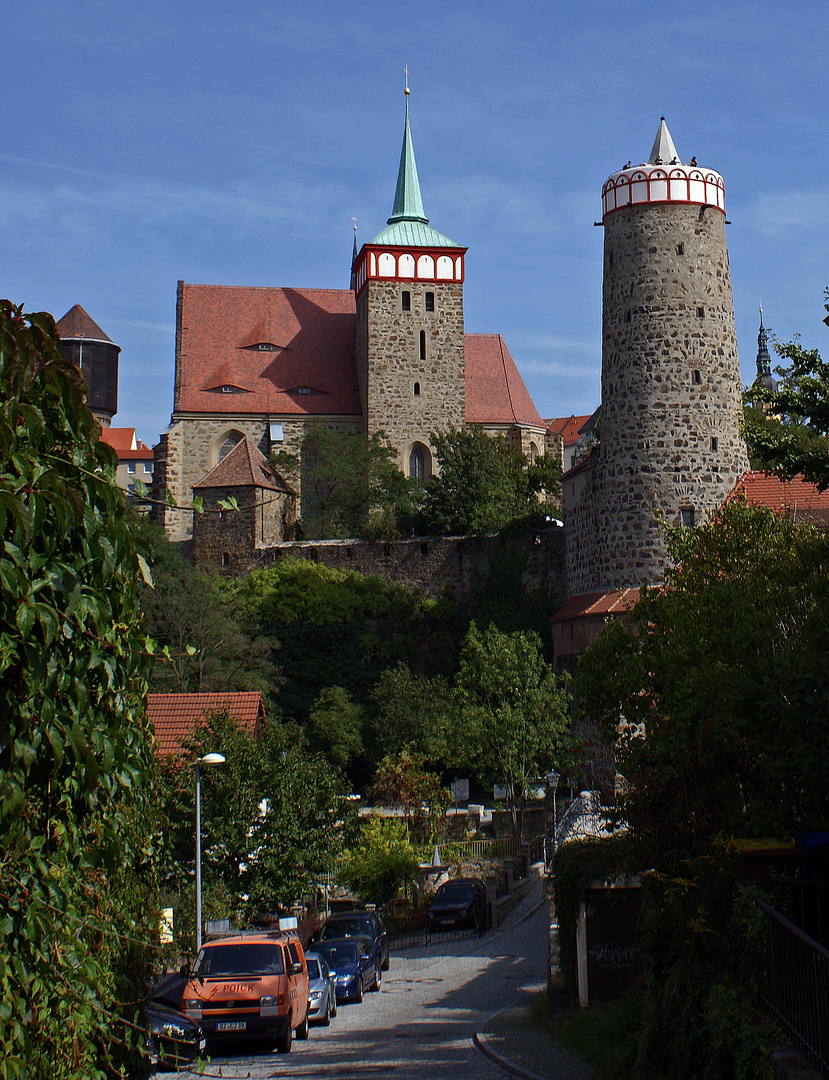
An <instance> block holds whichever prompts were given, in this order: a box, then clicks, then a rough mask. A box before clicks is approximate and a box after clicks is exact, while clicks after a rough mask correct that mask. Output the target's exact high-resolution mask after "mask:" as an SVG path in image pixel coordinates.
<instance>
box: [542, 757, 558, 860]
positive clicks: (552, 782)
mask: <svg viewBox="0 0 829 1080" xmlns="http://www.w3.org/2000/svg"><path fill="white" fill-rule="evenodd" d="M544 779H545V780H546V781H547V784H548V786H549V787H551V788H552V790H553V859H554V858H555V855H556V834H557V833H558V813H557V807H556V791H558V782H559V780H560V779H561V774H560V773H557V772H556V771H555V769H553V771H552V772H548V773H547V775H546V776H545V777H544ZM550 861H551V862H552V859H551V860H550Z"/></svg>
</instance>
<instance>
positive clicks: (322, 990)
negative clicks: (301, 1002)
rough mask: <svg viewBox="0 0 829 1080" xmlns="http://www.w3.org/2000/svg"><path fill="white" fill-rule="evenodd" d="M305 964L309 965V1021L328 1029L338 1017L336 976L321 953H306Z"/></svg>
mask: <svg viewBox="0 0 829 1080" xmlns="http://www.w3.org/2000/svg"><path fill="white" fill-rule="evenodd" d="M305 962H306V964H307V965H308V986H309V991H308V999H309V1001H310V1007H309V1009H308V1019H309V1020H314V1021H316V1022H318V1023H320V1024H324V1025H325V1026H326V1027H328V1025H329V1024H330V1023H331V1018H332V1017H333V1016H336V1015H337V984H336V982H335V981H334V974H333V972H332V971H331V968H329V966H328V964H327V963H326V961H325V958H324V957H322V956H320V955H319V953H313V952H309V953H306V954H305Z"/></svg>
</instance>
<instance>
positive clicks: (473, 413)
mask: <svg viewBox="0 0 829 1080" xmlns="http://www.w3.org/2000/svg"><path fill="white" fill-rule="evenodd" d="M464 356H465V360H466V422H467V423H468V424H523V425H525V426H527V427H538V428H543V427H544V426H545V424H544V421H543V420H542V419H541V417H540V416H539V414H538V410H537V409H536V407H535V405H534V404H533V400H532V398H531V397H530V395H529V393H528V391H527V388H526V386H525V385H524V380H523V379H522V378H521V376H520V375H519V374H518V368H517V367H516V366H515V361H514V360H513V358H512V357H511V356H510V354H509V349H508V348H507V346H506V344H505V342H504V339H503V338H502V337H501V335H500V334H467V335H466V337H465V341H464Z"/></svg>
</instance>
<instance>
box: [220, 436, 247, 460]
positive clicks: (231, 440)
mask: <svg viewBox="0 0 829 1080" xmlns="http://www.w3.org/2000/svg"><path fill="white" fill-rule="evenodd" d="M243 438H244V435H242V434H241V432H238V431H231V433H230V434H229V435H228V437H227V438H226V439H225V441H224V442H223V443H222V445H221V446H220V447H219V456H218V458H217V464H218V462H219V461H223V460H224V458H226V457H227V455H228V454H229V453H230V451H231V450H232V449H233V447H234V446H235V445H236V444H237V443H240V442H241V441H242V439H243Z"/></svg>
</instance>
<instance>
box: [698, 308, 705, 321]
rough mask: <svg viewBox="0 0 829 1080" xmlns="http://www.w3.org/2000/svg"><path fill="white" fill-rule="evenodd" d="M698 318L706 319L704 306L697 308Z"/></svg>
mask: <svg viewBox="0 0 829 1080" xmlns="http://www.w3.org/2000/svg"><path fill="white" fill-rule="evenodd" d="M697 318H698V319H704V318H705V308H704V307H698V308H697Z"/></svg>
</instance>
